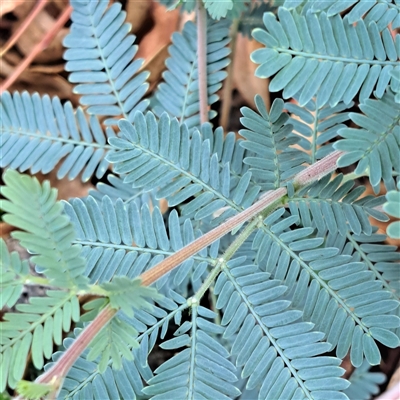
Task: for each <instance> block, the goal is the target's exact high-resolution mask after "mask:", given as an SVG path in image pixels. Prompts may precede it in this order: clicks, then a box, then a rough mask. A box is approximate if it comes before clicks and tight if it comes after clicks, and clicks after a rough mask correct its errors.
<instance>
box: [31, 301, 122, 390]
mask: <svg viewBox="0 0 400 400" xmlns="http://www.w3.org/2000/svg"><path fill="white" fill-rule="evenodd" d="M117 312H118V310H116V309H114V308H111V307H110V306H106V307H105V308H103V310H101V311H100V312H99V314H98V315H97V317H96V318H95V319H94V320H93V321H92V322H91V323H90V324H89V325H88V326H87V327H86V328H85V329H84V330H83V331H82V332H81V334H80V335H79V336H78V337H77V338H76V339H75V340H74V342H73V343H72V344H71V346H70V347H68V349H67V350H66V351H65V352H64V354H63V355H62V356H61V357H60V358H59V359H58V360H57V362H56V363H55V364H54V365H53V367H51V368H50V369H49V370H48V371H46V372H45V373H44V374H43V375H41V376H40V377H39V378H38V379H37V383H50V382H51V381H52V380H53V379H54V378H60V379H63V378H64V377H65V376H66V375H67V373H68V371H69V369H70V368H71V367H72V366H73V365H74V364H75V361H76V360H77V359H78V358H79V356H80V355H81V354H82V353H83V351H84V350H85V349H86V347H87V346H88V345H89V343H90V342H91V341H92V340H93V339H94V337H95V336H96V335H97V334H98V333H99V332H100V331H101V329H102V328H104V326H106V325H107V324H108V323H109V322H110V321H111V319H112V318H113V317H114V315H115V314H116V313H117Z"/></svg>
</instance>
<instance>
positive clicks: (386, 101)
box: [334, 92, 400, 193]
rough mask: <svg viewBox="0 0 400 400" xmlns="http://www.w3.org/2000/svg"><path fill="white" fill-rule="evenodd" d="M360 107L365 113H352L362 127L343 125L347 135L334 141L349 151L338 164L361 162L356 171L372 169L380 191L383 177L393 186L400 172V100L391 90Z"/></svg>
mask: <svg viewBox="0 0 400 400" xmlns="http://www.w3.org/2000/svg"><path fill="white" fill-rule="evenodd" d="M359 108H360V110H361V111H362V112H363V113H364V114H358V113H350V118H351V120H352V121H353V122H354V123H356V124H357V125H358V126H359V127H360V128H361V129H354V128H343V129H341V130H340V131H339V135H340V136H342V137H343V138H344V139H343V140H339V141H337V142H336V143H335V144H334V148H335V149H338V150H342V151H344V152H345V153H346V154H344V155H343V156H342V157H340V159H339V160H338V166H340V167H344V166H347V165H350V164H353V163H355V162H358V165H357V168H356V170H355V173H356V174H361V173H363V172H365V171H366V170H367V169H368V175H369V180H370V182H371V185H372V186H373V188H374V190H375V193H379V184H380V182H381V180H382V179H383V182H384V183H385V185H386V187H387V188H388V189H389V190H393V189H395V185H394V180H393V173H397V174H399V173H400V158H399V152H400V104H398V103H396V102H395V100H394V96H393V94H392V93H390V92H388V93H386V94H385V95H384V96H383V97H382V99H380V100H372V99H367V100H365V101H363V102H362V103H361V104H360V105H359Z"/></svg>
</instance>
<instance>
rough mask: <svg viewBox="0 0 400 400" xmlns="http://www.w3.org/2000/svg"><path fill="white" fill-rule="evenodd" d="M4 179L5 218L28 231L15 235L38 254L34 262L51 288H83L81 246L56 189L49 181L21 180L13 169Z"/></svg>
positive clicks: (27, 247) (24, 245)
mask: <svg viewBox="0 0 400 400" xmlns="http://www.w3.org/2000/svg"><path fill="white" fill-rule="evenodd" d="M3 180H4V182H5V183H6V186H2V187H1V189H0V190H1V194H2V195H3V196H4V197H5V198H7V199H8V200H1V202H0V207H1V208H2V209H3V210H4V211H6V212H7V213H8V214H5V215H4V216H3V219H4V221H6V222H8V223H9V224H11V225H13V226H15V227H17V228H19V229H23V230H24V231H25V232H21V231H14V232H13V233H12V236H13V237H15V238H16V239H18V240H19V241H20V243H21V245H22V246H23V247H25V248H26V249H29V251H31V252H32V253H34V254H35V255H34V256H33V257H31V260H32V262H34V263H35V264H37V265H38V266H40V267H41V268H42V269H43V270H44V271H45V273H46V276H47V277H48V278H49V279H50V280H51V284H52V285H54V286H57V287H60V288H72V287H76V288H84V287H85V286H86V284H87V281H86V279H85V278H84V277H83V276H82V273H83V271H84V269H85V261H84V259H83V257H81V247H80V246H74V245H72V240H73V239H74V237H75V232H74V228H73V226H72V224H71V223H70V220H69V218H67V217H66V216H65V215H62V214H63V207H62V205H61V203H59V202H57V190H56V189H52V188H51V187H50V183H49V181H45V182H44V183H43V184H42V185H41V184H40V183H39V181H38V180H37V179H36V178H31V177H29V176H27V175H23V176H21V177H20V176H19V174H18V173H17V172H16V171H13V170H8V171H7V172H6V173H5V174H4V175H3ZM27 199H29V202H28V203H27Z"/></svg>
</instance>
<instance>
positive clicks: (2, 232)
mask: <svg viewBox="0 0 400 400" xmlns="http://www.w3.org/2000/svg"><path fill="white" fill-rule="evenodd" d="M13 230H14V227H13V226H12V225H9V224H7V222H0V238H3V239H5V238H8V237H9V236H10V233H11V232H12V231H13Z"/></svg>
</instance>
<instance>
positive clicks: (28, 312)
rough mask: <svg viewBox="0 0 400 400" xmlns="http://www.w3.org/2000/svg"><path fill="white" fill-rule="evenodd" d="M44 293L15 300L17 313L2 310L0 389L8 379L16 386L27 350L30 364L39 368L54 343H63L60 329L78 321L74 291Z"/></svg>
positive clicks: (67, 328)
mask: <svg viewBox="0 0 400 400" xmlns="http://www.w3.org/2000/svg"><path fill="white" fill-rule="evenodd" d="M46 295H47V296H46V297H33V298H31V299H30V303H29V304H18V305H17V306H16V310H17V311H19V313H6V314H4V317H3V321H2V322H0V328H1V340H2V341H1V352H0V357H1V358H0V369H1V371H2V374H1V379H0V390H4V388H5V387H6V384H7V381H8V384H9V386H10V387H11V388H15V387H16V385H17V383H18V381H19V380H20V379H21V378H22V377H23V374H24V371H25V365H26V360H27V357H28V356H29V352H31V356H32V362H33V365H34V366H35V367H36V368H37V369H38V370H40V369H42V368H43V365H44V360H45V359H49V358H50V357H51V355H52V353H53V343H55V344H56V345H61V344H62V332H63V331H64V332H69V330H70V328H71V322H78V321H79V314H80V312H79V302H78V299H77V297H76V295H75V294H74V293H68V292H64V291H60V290H48V291H47V292H46Z"/></svg>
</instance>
